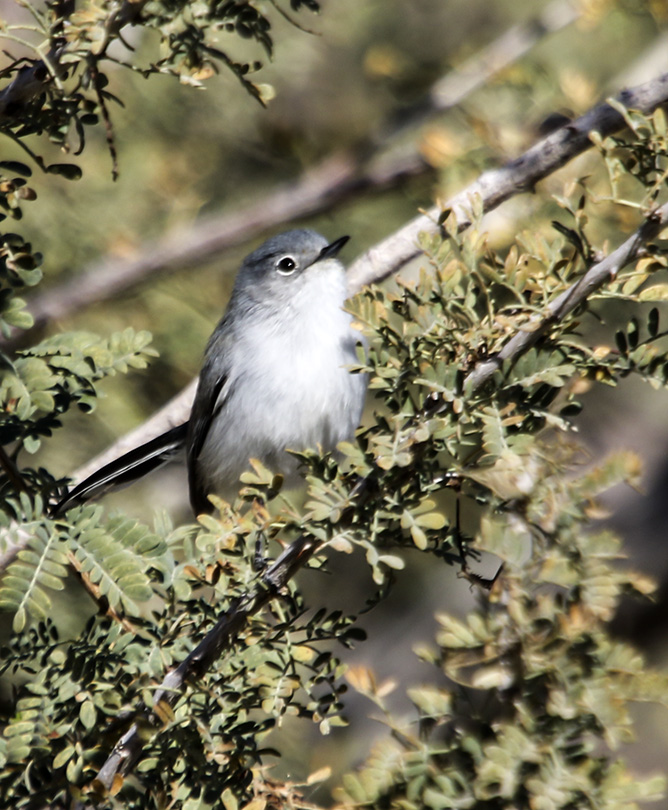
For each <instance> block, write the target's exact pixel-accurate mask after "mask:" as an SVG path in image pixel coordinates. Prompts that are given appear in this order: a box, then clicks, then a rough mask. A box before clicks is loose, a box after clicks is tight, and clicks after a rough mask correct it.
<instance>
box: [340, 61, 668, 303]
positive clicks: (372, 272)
mask: <svg viewBox="0 0 668 810" xmlns="http://www.w3.org/2000/svg"><path fill="white" fill-rule="evenodd" d="M616 100H617V101H618V102H620V103H621V104H622V105H623V106H624V107H626V108H627V109H634V110H640V111H641V112H644V113H651V112H653V111H654V110H655V109H656V108H657V107H660V106H662V105H665V104H666V103H668V73H664V74H662V75H661V76H657V77H656V78H655V79H652V80H651V81H649V82H646V83H645V84H641V85H639V86H638V87H634V88H632V89H630V90H624V91H623V92H621V93H620V94H619V95H617V96H616ZM625 126H626V122H625V120H624V117H623V115H622V114H621V113H620V112H618V111H617V110H615V109H614V108H613V107H611V106H610V105H609V104H608V103H603V104H599V106H598V107H594V109H592V110H590V111H589V112H587V113H585V114H584V115H583V116H581V117H580V118H578V119H576V120H575V121H571V122H570V123H568V124H565V125H564V126H562V127H560V128H559V129H557V130H555V132H553V133H551V134H550V135H548V136H547V137H546V138H543V139H542V140H541V141H539V142H538V143H536V144H535V145H534V146H532V147H531V148H530V149H529V150H527V151H526V152H525V153H524V154H523V155H520V157H518V158H515V160H511V161H510V162H509V163H507V164H506V165H505V166H502V167H501V168H499V169H491V170H490V171H488V172H485V173H484V174H482V175H481V176H480V177H479V178H478V179H477V180H476V181H475V182H473V183H471V185H469V186H468V187H467V188H465V189H464V190H463V191H460V192H459V193H458V194H456V195H455V196H454V197H452V198H451V199H450V200H448V202H447V203H445V205H444V206H443V208H440V207H437V206H434V207H433V208H431V209H429V210H428V211H427V212H425V213H424V214H422V215H420V216H418V217H416V218H415V219H413V220H411V221H410V222H409V223H408V224H407V225H405V226H404V227H403V228H401V229H400V230H399V231H397V232H396V233H394V234H392V236H390V237H388V238H387V239H385V240H384V241H383V242H380V243H379V244H378V245H375V246H374V247H373V248H371V249H370V250H368V251H367V252H366V253H364V254H362V256H360V257H359V258H358V259H356V260H355V262H353V264H352V265H351V266H350V267H349V269H348V291H349V293H350V294H351V295H353V294H355V293H357V292H359V290H361V289H362V288H363V287H365V286H366V285H367V284H372V283H375V282H378V281H382V280H383V279H385V278H387V277H388V276H390V275H392V274H394V273H396V272H397V271H399V270H400V269H401V268H402V267H404V266H405V265H406V264H408V262H410V261H412V260H413V259H415V258H416V257H417V256H419V255H420V249H419V248H418V238H419V236H420V234H421V233H428V234H433V233H438V232H439V230H440V225H439V222H440V221H441V217H442V216H443V213H444V211H445V212H452V214H453V215H454V217H455V219H456V221H457V224H458V228H459V230H460V231H462V230H465V229H466V228H468V227H469V225H470V224H471V210H472V208H473V207H474V205H476V201H478V204H479V205H481V207H482V210H483V211H484V212H485V213H487V212H489V211H493V210H494V209H495V208H497V207H498V206H499V205H500V204H501V203H502V202H505V201H506V200H508V199H510V198H511V197H514V196H515V195H516V194H520V193H523V192H525V191H533V189H534V187H535V185H536V183H538V182H539V181H540V180H543V179H544V178H545V177H547V176H548V175H550V174H552V173H553V172H555V171H557V169H560V168H561V167H562V166H564V165H565V164H566V163H568V162H569V161H570V160H572V159H573V158H574V157H577V156H578V155H580V154H582V153H583V152H585V151H587V150H588V149H589V148H590V147H591V145H592V144H591V141H590V139H589V133H590V132H592V131H596V132H598V133H599V134H600V135H601V136H602V137H606V136H607V135H611V134H612V133H613V132H618V131H619V130H621V129H623V128H624V127H625Z"/></svg>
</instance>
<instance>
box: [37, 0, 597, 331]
mask: <svg viewBox="0 0 668 810" xmlns="http://www.w3.org/2000/svg"><path fill="white" fill-rule="evenodd" d="M580 14H581V11H580V10H579V9H575V8H574V6H573V5H571V3H570V2H569V1H568V0H552V2H551V3H549V5H548V6H547V7H546V8H545V9H544V10H543V11H542V13H541V14H540V15H538V16H537V17H534V18H531V19H529V20H526V21H524V22H522V23H519V24H517V25H514V26H512V27H511V28H509V29H508V30H507V31H505V32H504V33H503V34H502V35H501V36H500V37H498V39H496V40H494V41H493V42H492V43H490V44H489V45H487V46H486V47H485V48H483V49H482V50H481V51H480V52H479V53H477V54H476V55H475V56H473V57H471V58H470V59H468V60H466V61H465V62H464V63H463V64H462V65H460V66H459V67H457V68H455V69H453V70H451V71H450V72H449V73H447V74H446V75H445V76H444V77H443V78H441V79H439V80H438V81H437V82H436V83H435V84H434V85H433V86H432V88H431V89H430V91H429V93H428V94H427V95H426V97H425V99H423V101H422V102H420V103H418V104H417V105H415V107H414V108H412V109H410V110H409V111H408V113H407V114H405V115H404V116H403V118H402V120H401V121H400V123H398V124H396V125H388V126H387V127H386V128H385V129H384V130H381V132H380V134H379V135H378V136H377V137H375V138H372V139H371V143H370V145H369V147H368V148H362V149H360V150H359V151H358V153H353V152H344V153H339V154H336V155H333V156H331V157H329V158H327V159H326V160H324V161H323V162H322V163H321V164H319V165H318V166H316V167H314V168H313V169H311V170H310V171H309V172H307V173H306V174H305V175H304V177H303V178H302V179H301V180H299V181H297V182H294V183H289V184H287V185H284V186H279V187H278V188H276V189H275V190H274V191H272V192H269V193H268V194H266V195H265V196H264V198H263V200H262V201H261V202H259V203H255V204H253V205H250V206H248V207H247V208H245V209H242V210H241V211H237V212H234V213H232V214H227V213H226V214H219V215H215V216H211V217H207V218H203V219H202V220H201V221H199V222H197V223H195V224H194V225H191V226H189V227H188V228H182V229H177V230H175V231H174V232H172V233H170V234H167V235H166V236H165V237H163V238H162V239H160V240H158V241H156V242H153V243H148V244H146V245H144V246H143V247H142V248H141V250H140V253H139V255H138V256H136V257H135V258H133V259H127V258H109V257H107V258H104V259H102V260H100V261H98V262H97V263H95V264H93V265H91V266H90V267H88V268H86V269H84V270H83V271H82V272H81V273H79V274H77V276H76V278H74V279H72V280H71V281H68V282H65V283H64V284H61V285H59V286H57V287H54V288H52V289H51V290H47V291H45V292H43V293H41V294H38V295H36V296H35V297H34V298H33V299H32V301H31V302H30V304H29V311H30V313H31V314H32V316H33V318H34V321H35V324H34V328H40V327H43V326H44V325H45V324H46V323H47V322H48V321H49V320H52V319H58V318H63V317H66V316H68V315H71V314H72V313H73V312H76V311H77V310H78V309H81V308H82V307H85V306H89V305H90V304H92V303H95V302H98V301H102V300H106V299H107V298H111V297H113V296H115V295H119V294H120V293H122V292H125V291H127V290H128V289H131V288H132V287H134V286H135V285H138V284H141V283H143V282H144V281H146V279H147V278H149V277H150V276H152V275H153V274H158V273H166V272H170V271H172V270H177V269H179V270H183V269H187V268H188V267H193V266H197V265H201V264H203V263H204V262H206V261H211V260H212V259H214V258H215V257H217V256H219V255H220V254H221V253H223V252H224V251H226V250H228V249H229V248H231V247H235V246H237V245H239V244H243V243H244V242H246V241H247V240H248V239H249V238H250V237H252V236H253V235H254V234H256V233H258V232H260V231H265V230H267V229H269V228H272V227H275V226H278V225H284V224H286V223H288V222H292V221H295V220H297V219H300V218H305V217H312V216H315V215H316V214H318V213H321V212H323V211H328V210H331V208H333V207H334V206H336V205H339V204H341V203H342V202H343V201H345V200H347V199H350V198H351V197H352V196H353V195H356V194H360V193H364V192H370V191H380V190H384V189H388V188H392V187H395V186H397V185H399V184H400V183H402V182H404V181H405V180H407V179H410V178H411V177H414V176H417V175H419V174H423V173H425V172H427V171H428V170H429V169H430V167H429V166H428V165H427V163H426V162H425V161H424V160H423V158H422V157H421V155H420V152H419V150H418V149H417V148H415V147H412V148H411V149H409V150H408V151H407V152H402V153H401V154H398V155H391V154H385V156H384V157H380V158H378V159H376V158H377V156H378V155H379V154H380V153H381V152H383V151H384V150H386V149H387V147H388V146H390V145H391V144H392V142H393V141H395V140H396V138H397V136H398V135H400V134H401V133H403V132H405V131H406V129H408V128H409V127H416V126H418V125H419V124H420V123H422V122H423V121H424V120H425V119H427V118H429V117H431V116H433V115H435V114H436V113H440V112H444V111H445V110H448V109H451V108H452V107H454V106H456V105H457V104H460V103H461V102H462V101H463V100H464V99H465V98H466V97H467V96H468V95H470V94H471V93H472V92H474V91H475V90H477V89H478V88H479V87H481V86H483V85H484V84H485V82H487V81H489V79H490V78H491V77H492V76H494V75H495V74H497V73H498V72H499V71H501V70H503V69H504V68H506V67H507V66H508V65H509V64H511V63H512V62H514V61H516V60H517V59H519V58H521V57H522V56H524V55H525V54H526V53H527V52H528V51H529V49H530V48H532V47H533V46H534V45H535V44H536V43H537V42H538V41H539V40H540V39H542V38H543V37H545V36H547V35H548V34H552V33H555V32H556V31H559V30H561V29H562V28H564V27H566V26H567V25H569V24H570V23H572V22H574V21H575V20H576V19H577V18H578V17H579V16H580Z"/></svg>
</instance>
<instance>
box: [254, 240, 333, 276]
mask: <svg viewBox="0 0 668 810" xmlns="http://www.w3.org/2000/svg"><path fill="white" fill-rule="evenodd" d="M347 241H348V237H342V238H341V239H337V240H336V241H335V242H332V243H331V244H330V243H328V242H327V240H326V239H325V237H324V236H322V235H321V234H319V233H317V231H313V230H310V229H307V228H299V229H295V230H292V231H286V232H285V233H279V234H277V235H276V236H272V237H271V238H270V239H267V241H266V242H263V244H262V245H260V247H259V248H257V250H254V251H253V252H252V253H250V254H249V255H248V256H247V257H246V259H245V260H244V264H243V268H242V275H247V276H250V277H252V278H254V280H256V281H257V280H259V279H261V278H263V277H266V276H273V275H278V276H279V277H280V276H283V277H287V276H292V275H298V274H299V273H300V272H301V271H303V270H305V269H306V268H308V267H310V266H311V265H312V264H315V263H316V262H317V261H318V260H319V259H326V258H333V257H335V256H336V254H337V253H338V252H339V250H340V249H341V248H342V247H343V245H344V244H345V242H347Z"/></svg>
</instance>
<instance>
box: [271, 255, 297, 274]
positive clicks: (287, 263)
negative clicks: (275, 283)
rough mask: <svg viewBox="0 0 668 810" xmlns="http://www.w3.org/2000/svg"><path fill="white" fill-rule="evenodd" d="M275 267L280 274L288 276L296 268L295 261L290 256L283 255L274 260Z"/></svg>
mask: <svg viewBox="0 0 668 810" xmlns="http://www.w3.org/2000/svg"><path fill="white" fill-rule="evenodd" d="M276 269H277V270H278V272H279V273H280V274H281V275H282V276H289V275H290V274H291V273H294V272H295V270H296V269H297V262H296V261H295V260H294V259H293V258H292V256H283V258H281V259H279V260H278V261H277V262H276Z"/></svg>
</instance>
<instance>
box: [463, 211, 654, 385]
mask: <svg viewBox="0 0 668 810" xmlns="http://www.w3.org/2000/svg"><path fill="white" fill-rule="evenodd" d="M667 225H668V203H665V205H662V206H661V207H660V208H657V209H655V210H654V211H652V212H651V213H650V214H648V216H647V218H646V219H645V221H644V222H643V224H642V225H641V226H640V227H639V228H638V230H637V231H636V232H635V233H634V234H632V235H631V236H630V237H629V238H628V239H627V240H626V241H625V242H624V243H622V244H621V245H620V246H619V247H618V248H617V249H616V250H613V252H612V253H610V254H609V255H608V256H606V257H605V259H602V260H601V261H600V262H597V263H596V264H594V265H592V267H590V268H589V270H587V272H586V273H585V274H584V276H582V278H581V279H579V280H578V281H576V282H575V284H573V285H572V286H571V287H569V288H568V289H567V290H565V291H564V292H563V293H562V294H561V295H560V296H559V297H558V298H555V300H554V301H553V302H552V303H551V304H550V305H549V306H548V307H547V313H546V314H545V315H537V316H535V317H534V318H532V319H531V320H530V321H529V323H528V324H527V327H526V330H523V331H521V332H518V333H517V334H516V335H515V336H514V337H512V338H511V339H510V340H509V341H508V343H506V345H505V346H504V347H503V349H501V351H500V352H499V353H498V354H497V355H496V356H495V357H493V358H491V359H490V360H486V361H485V362H483V363H480V364H478V365H477V366H476V367H475V368H474V369H473V371H471V372H470V373H469V375H468V376H467V377H466V379H465V380H464V390H465V391H467V392H471V391H475V389H477V388H480V386H481V385H484V384H485V383H486V382H487V380H489V379H490V377H491V376H492V375H493V374H494V372H495V371H496V370H497V369H499V368H501V366H502V365H503V363H505V362H506V360H514V359H515V358H517V357H519V356H520V355H522V354H524V353H525V352H527V351H528V350H529V349H530V348H531V347H532V346H533V345H535V343H536V342H537V341H538V340H539V339H540V338H541V337H543V336H544V335H545V334H547V332H549V331H550V329H551V328H552V326H553V325H554V324H555V323H558V322H559V321H561V320H563V318H564V317H565V316H566V315H568V314H569V313H570V312H573V310H574V309H576V308H577V307H578V306H579V305H580V304H582V303H583V302H584V301H586V300H587V298H589V296H590V295H591V294H592V293H594V292H596V290H599V289H600V288H601V287H602V286H603V285H604V284H605V283H606V282H607V281H612V280H613V279H615V278H616V276H617V274H618V273H619V271H620V270H622V269H623V268H624V267H626V266H627V265H629V264H631V263H632V262H634V261H636V259H639V258H641V257H642V256H644V255H646V253H647V243H648V242H649V241H651V240H652V239H654V238H655V237H656V236H658V235H659V233H661V231H662V230H663V229H664V228H665V227H666V226H667Z"/></svg>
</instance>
